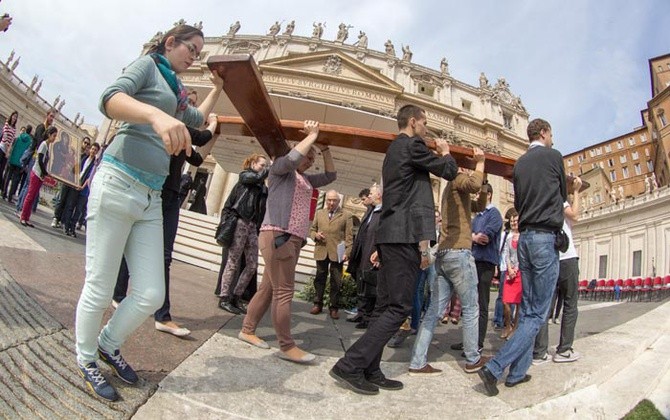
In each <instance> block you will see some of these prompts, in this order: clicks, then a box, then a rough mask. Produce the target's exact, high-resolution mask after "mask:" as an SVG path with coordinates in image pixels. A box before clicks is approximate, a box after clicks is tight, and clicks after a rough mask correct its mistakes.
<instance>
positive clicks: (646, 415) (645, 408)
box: [623, 400, 664, 420]
mask: <svg viewBox="0 0 670 420" xmlns="http://www.w3.org/2000/svg"><path fill="white" fill-rule="evenodd" d="M663 418H664V417H663V414H662V413H661V412H660V411H658V409H657V408H656V406H655V405H654V403H653V402H651V401H649V400H642V401H640V402H639V403H638V405H636V406H635V408H633V409H632V410H631V411H630V412H629V413H628V414H626V415H625V416H624V418H623V420H638V419H639V420H656V419H658V420H662V419H663Z"/></svg>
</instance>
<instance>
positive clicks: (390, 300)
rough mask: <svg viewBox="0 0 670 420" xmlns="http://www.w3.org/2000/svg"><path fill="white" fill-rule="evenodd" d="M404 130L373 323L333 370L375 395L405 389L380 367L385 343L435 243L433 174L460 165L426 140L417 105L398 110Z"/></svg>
mask: <svg viewBox="0 0 670 420" xmlns="http://www.w3.org/2000/svg"><path fill="white" fill-rule="evenodd" d="M397 120H398V128H399V129H400V133H399V134H398V136H397V137H396V139H395V140H394V141H393V143H391V145H390V146H389V148H388V150H387V151H386V157H385V159H384V164H383V166H382V184H383V188H384V192H383V202H384V206H383V207H382V212H381V215H380V218H379V226H378V228H377V232H376V234H377V235H376V245H377V252H376V253H375V254H373V257H372V259H373V260H375V261H379V263H380V271H379V275H378V283H377V304H376V307H375V310H374V312H373V315H372V320H371V322H370V325H369V327H368V329H367V331H366V332H365V334H363V336H362V337H361V338H360V339H359V340H358V341H357V342H356V343H354V344H353V345H352V346H351V347H350V348H349V350H348V351H347V352H346V354H345V355H344V357H343V358H341V359H340V360H338V362H337V363H336V364H335V366H333V368H332V369H331V370H330V375H331V376H332V377H333V378H335V379H336V380H337V381H339V382H340V383H341V384H342V385H344V386H346V387H348V388H349V389H351V390H352V391H354V392H357V393H360V394H367V395H374V394H377V393H379V388H382V389H386V390H398V389H402V387H403V384H402V382H400V381H395V380H391V379H388V378H386V376H384V373H383V372H382V371H381V369H380V367H379V364H380V362H381V357H382V352H383V350H384V346H385V345H386V342H387V341H388V340H389V339H390V338H391V337H392V336H393V334H395V332H396V331H398V328H400V325H401V324H402V322H403V321H404V320H405V318H407V317H408V316H409V314H410V312H411V311H412V300H413V299H412V298H413V294H414V289H415V282H416V279H417V277H418V274H419V270H420V269H421V268H426V267H428V265H429V250H428V246H429V243H430V241H431V240H433V241H435V240H436V236H435V213H434V212H435V203H434V201H433V190H432V187H431V182H430V174H433V175H435V176H438V177H440V178H444V179H446V180H452V179H454V178H455V177H456V174H457V172H458V166H457V164H456V161H455V160H454V158H453V157H452V156H450V155H449V145H448V144H447V142H446V140H444V139H436V140H435V143H436V146H437V147H436V148H437V154H435V153H433V152H432V151H431V150H430V149H428V147H427V146H426V143H425V142H424V140H423V137H424V136H425V135H426V134H427V129H426V123H427V121H426V113H425V111H424V110H423V109H421V108H419V107H418V106H415V105H405V106H403V107H402V108H400V110H399V111H398V116H397Z"/></svg>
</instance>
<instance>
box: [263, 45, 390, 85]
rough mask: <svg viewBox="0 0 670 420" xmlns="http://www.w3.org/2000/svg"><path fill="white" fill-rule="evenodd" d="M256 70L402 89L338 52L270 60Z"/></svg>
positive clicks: (266, 72)
mask: <svg viewBox="0 0 670 420" xmlns="http://www.w3.org/2000/svg"><path fill="white" fill-rule="evenodd" d="M259 67H260V69H261V70H262V71H263V74H270V73H273V74H284V75H291V76H292V77H303V78H310V79H322V78H324V77H326V78H329V79H331V80H334V79H333V78H337V79H341V80H342V83H346V84H348V85H350V86H351V84H352V83H353V84H354V85H359V86H365V87H368V88H374V89H381V90H384V91H392V92H395V93H400V92H402V90H403V87H402V86H401V85H400V84H398V83H396V82H395V81H393V80H392V79H390V78H388V77H386V76H384V75H382V74H381V72H380V71H379V70H378V69H375V68H372V67H370V66H367V65H365V64H363V63H361V62H360V61H358V60H357V59H356V58H354V57H351V56H349V55H347V54H344V53H341V52H339V51H337V50H329V51H318V52H311V53H305V54H291V55H289V56H283V57H277V58H272V59H269V60H264V61H261V62H259Z"/></svg>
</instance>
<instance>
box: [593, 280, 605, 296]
mask: <svg viewBox="0 0 670 420" xmlns="http://www.w3.org/2000/svg"><path fill="white" fill-rule="evenodd" d="M605 284H606V282H605V279H600V280H598V282H597V283H596V290H595V291H596V295H595V296H596V300H600V298H601V297H604V294H605Z"/></svg>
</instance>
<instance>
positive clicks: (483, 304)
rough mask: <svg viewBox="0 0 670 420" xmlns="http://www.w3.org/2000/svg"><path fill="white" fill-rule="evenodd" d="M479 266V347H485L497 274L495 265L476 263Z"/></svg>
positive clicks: (483, 262)
mask: <svg viewBox="0 0 670 420" xmlns="http://www.w3.org/2000/svg"><path fill="white" fill-rule="evenodd" d="M475 265H476V266H477V278H478V279H479V280H478V282H477V293H478V295H479V342H478V343H477V344H478V345H479V347H484V339H485V338H486V329H487V327H488V324H489V300H490V298H491V280H493V274H494V272H495V268H496V266H495V264H491V263H490V262H486V261H475Z"/></svg>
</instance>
